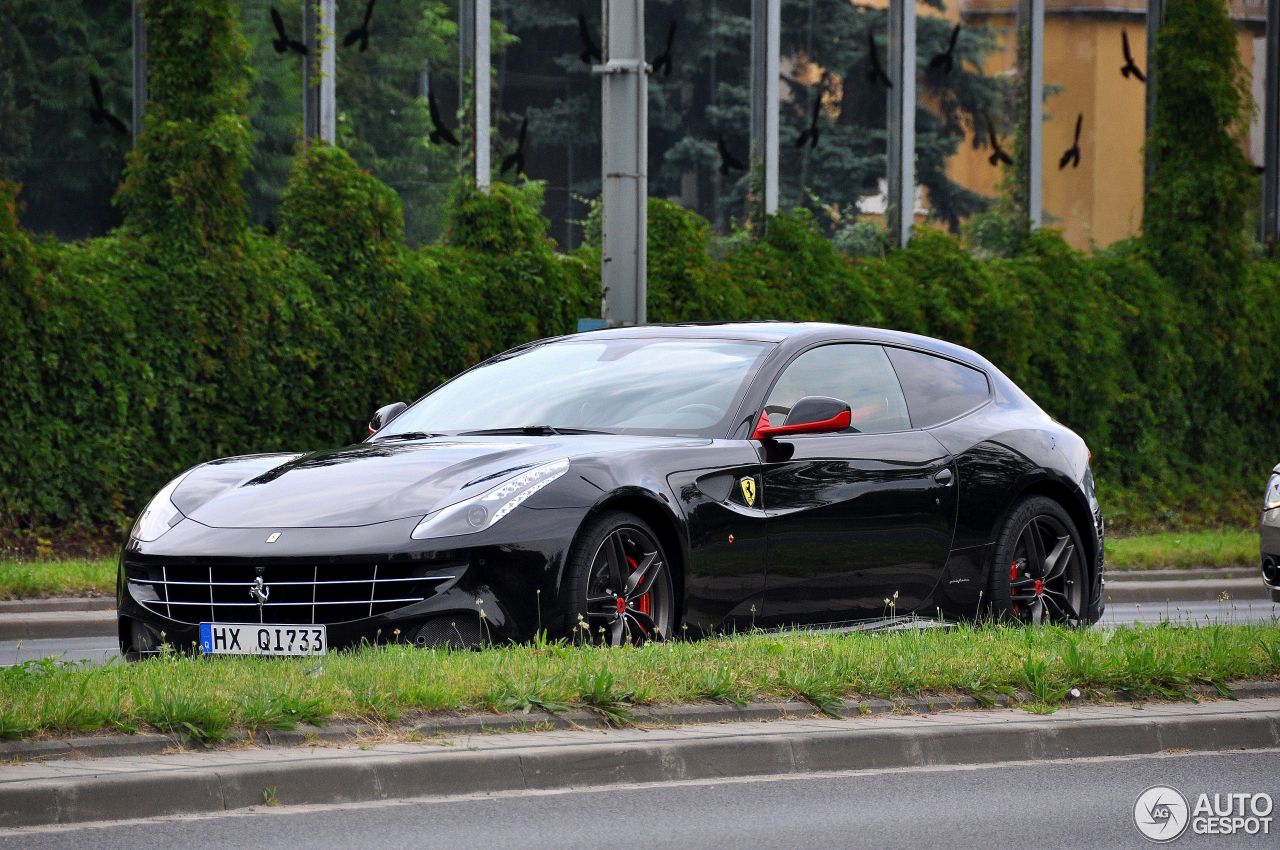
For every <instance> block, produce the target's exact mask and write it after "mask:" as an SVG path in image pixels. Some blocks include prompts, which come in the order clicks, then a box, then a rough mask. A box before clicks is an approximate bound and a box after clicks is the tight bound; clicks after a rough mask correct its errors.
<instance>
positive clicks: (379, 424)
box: [369, 401, 409, 434]
mask: <svg viewBox="0 0 1280 850" xmlns="http://www.w3.org/2000/svg"><path fill="white" fill-rule="evenodd" d="M408 409H409V405H407V404H405V403H404V402H403V401H397V402H396V403H395V404H388V405H386V406H385V407H379V408H378V409H377V410H375V411H374V412H373V418H372V419H370V420H369V433H370V434H376V433H378V432H379V431H381V430H382V429H383V428H384V427H386V425H387V424H388V423H389V422H391V420H392V419H395V418H396V417H397V416H399V415H400V414H401V413H404V412H405V411H406V410H408Z"/></svg>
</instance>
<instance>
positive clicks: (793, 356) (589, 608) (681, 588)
mask: <svg viewBox="0 0 1280 850" xmlns="http://www.w3.org/2000/svg"><path fill="white" fill-rule="evenodd" d="M369 430H370V432H371V434H370V436H369V437H368V439H366V440H365V441H364V442H362V443H359V444H356V445H351V446H346V447H345V448H338V449H329V450H322V451H314V452H307V453H301V454H268V455H248V456H243V457H233V458H225V459H222V460H213V461H210V462H208V463H204V464H201V465H199V466H196V467H194V468H192V469H189V470H187V471H186V472H184V473H182V474H181V475H179V476H178V477H177V478H175V479H173V481H171V482H170V483H169V484H168V485H166V486H165V487H164V489H162V490H161V491H160V492H159V493H157V494H156V496H155V497H154V498H153V499H152V500H151V503H150V504H149V505H147V507H146V508H145V509H144V510H143V512H142V514H141V515H140V516H139V517H138V519H137V522H136V523H135V525H134V526H133V529H132V532H131V534H130V537H129V540H128V542H127V544H126V545H125V546H124V548H123V550H122V552H121V555H120V564H119V580H118V589H117V594H118V603H119V621H120V645H121V649H122V651H123V652H124V653H125V654H126V656H127V657H138V656H139V655H144V654H147V653H150V652H154V651H156V650H157V649H158V648H159V646H160V645H161V644H162V643H167V644H170V645H173V646H175V647H183V648H190V647H195V648H197V649H198V650H199V651H200V652H203V653H209V654H220V653H247V654H268V655H289V654H294V655H297V654H313V653H320V652H324V651H326V650H327V649H329V648H331V647H340V646H349V645H352V644H356V643H360V642H363V641H369V642H382V643H385V642H406V643H416V644H419V645H423V646H443V645H454V646H472V645H477V644H481V643H485V642H490V641H500V640H526V639H530V638H532V637H533V636H534V635H536V634H537V633H539V632H540V631H542V630H545V631H546V632H547V633H548V634H549V635H551V636H552V637H568V638H570V639H582V640H592V641H598V642H607V643H612V644H621V643H626V642H643V641H645V640H652V639H657V638H663V637H673V636H674V637H680V636H685V635H688V636H695V635H698V634H703V633H708V632H713V631H725V630H734V629H747V628H776V627H788V626H809V625H848V624H857V623H860V622H867V621H884V620H888V621H893V620H894V619H895V618H901V617H904V616H913V615H914V616H923V617H929V618H937V619H942V620H950V619H955V618H972V617H976V616H993V617H995V618H998V619H1009V620H1020V621H1025V622H1028V623H1038V622H1046V621H1048V622H1055V623H1062V624H1069V625H1079V624H1089V623H1092V622H1095V621H1096V620H1097V619H1098V617H1099V616H1101V613H1102V607H1103V602H1102V568H1103V520H1102V514H1101V511H1100V510H1099V507H1098V502H1097V499H1096V497H1095V494H1094V484H1093V477H1092V473H1091V471H1090V467H1089V460H1090V455H1089V451H1088V449H1087V448H1086V446H1085V444H1084V442H1083V441H1082V440H1081V439H1080V437H1078V436H1077V435H1076V434H1075V433H1073V432H1072V431H1071V430H1070V429H1068V428H1066V427H1065V426H1063V425H1061V424H1059V423H1057V422H1055V421H1054V420H1053V419H1052V418H1050V417H1049V416H1048V415H1047V414H1045V413H1044V411H1042V410H1041V409H1040V408H1039V407H1037V406H1036V404H1035V403H1034V402H1033V401H1032V400H1031V399H1030V398H1028V397H1027V396H1026V394H1024V393H1023V392H1022V391H1021V390H1020V389H1018V387H1017V386H1015V385H1014V383H1013V382H1012V381H1010V380H1009V379H1008V378H1007V377H1005V376H1004V375H1003V374H1001V372H1000V371H999V370H998V369H997V368H995V367H994V366H993V365H992V364H990V363H989V362H987V361H986V360H985V359H983V358H982V357H981V356H979V355H977V354H975V353H974V352H972V351H969V350H967V349H964V348H961V347H958V346H955V345H951V344H949V343H946V342H942V341H939V340H936V339H929V338H926V337H921V336H914V335H911V334H906V333H899V332H894V331H887V330H878V329H873V328H862V327H848V326H842V325H831V324H786V323H768V322H765V323H749V324H721V325H677V326H642V327H628V328H619V329H611V330H602V331H595V332H590V333H581V334H577V335H573V336H565V337H559V338H556V339H548V340H540V341H537V342H531V343H529V344H527V345H523V346H520V347H519V348H515V349H512V350H511V351H508V352H506V353H504V354H500V355H498V356H496V357H493V358H491V359H489V360H487V361H485V362H483V363H481V364H479V365H478V366H475V367H474V368H472V369H470V370H468V371H466V372H464V373H462V374H461V375H459V376H457V377H456V378H454V379H452V380H451V381H449V382H447V383H445V384H443V385H442V386H440V387H438V388H437V389H435V390H433V391H432V392H430V393H428V394H427V395H425V396H423V397H422V398H420V399H419V400H418V401H416V402H414V403H413V404H412V405H408V406H406V405H405V404H403V403H396V404H392V405H388V406H386V407H383V408H381V409H380V410H378V411H377V413H375V415H374V417H373V420H372V422H371V423H370V425H369Z"/></svg>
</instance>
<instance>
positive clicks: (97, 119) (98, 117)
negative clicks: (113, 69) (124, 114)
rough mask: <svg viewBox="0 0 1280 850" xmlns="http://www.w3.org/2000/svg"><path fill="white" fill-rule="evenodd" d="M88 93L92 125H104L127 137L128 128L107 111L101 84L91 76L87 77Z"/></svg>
mask: <svg viewBox="0 0 1280 850" xmlns="http://www.w3.org/2000/svg"><path fill="white" fill-rule="evenodd" d="M89 91H90V93H91V94H92V95H93V105H92V106H90V107H89V118H90V120H92V121H93V123H94V124H106V125H107V126H108V127H110V128H111V129H112V130H115V131H116V132H117V133H119V134H120V135H122V136H127V135H129V128H128V127H126V126H125V123H124V122H123V121H121V120H120V119H119V118H117V117H116V116H114V115H112V114H111V112H110V111H108V110H107V107H106V101H105V99H104V98H103V96H102V83H100V82H99V81H98V78H97V77H95V76H93V75H92V74H90V75H89Z"/></svg>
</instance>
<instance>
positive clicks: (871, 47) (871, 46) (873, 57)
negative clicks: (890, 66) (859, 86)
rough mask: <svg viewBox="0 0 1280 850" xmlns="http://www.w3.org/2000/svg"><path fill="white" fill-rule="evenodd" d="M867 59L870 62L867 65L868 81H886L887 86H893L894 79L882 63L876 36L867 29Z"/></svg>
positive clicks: (885, 85)
mask: <svg viewBox="0 0 1280 850" xmlns="http://www.w3.org/2000/svg"><path fill="white" fill-rule="evenodd" d="M867 61H868V62H869V63H870V64H869V65H868V66H867V82H869V83H884V87H885V88H887V89H891V88H893V81H892V80H890V79H889V75H888V74H886V73H885V72H884V66H883V65H881V64H880V51H879V50H877V49H876V37H875V35H874V34H873V33H872V32H871V30H867Z"/></svg>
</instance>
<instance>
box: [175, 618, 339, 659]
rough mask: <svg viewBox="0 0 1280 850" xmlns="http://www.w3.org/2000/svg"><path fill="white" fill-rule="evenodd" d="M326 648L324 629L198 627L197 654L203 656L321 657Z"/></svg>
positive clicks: (260, 625)
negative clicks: (198, 645) (198, 648)
mask: <svg viewBox="0 0 1280 850" xmlns="http://www.w3.org/2000/svg"><path fill="white" fill-rule="evenodd" d="M327 648H328V640H327V635H326V634H325V627H324V626H273V625H270V624H266V623H201V624H200V651H201V652H202V653H204V654H205V655H324V653H325V651H326V650H327Z"/></svg>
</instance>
